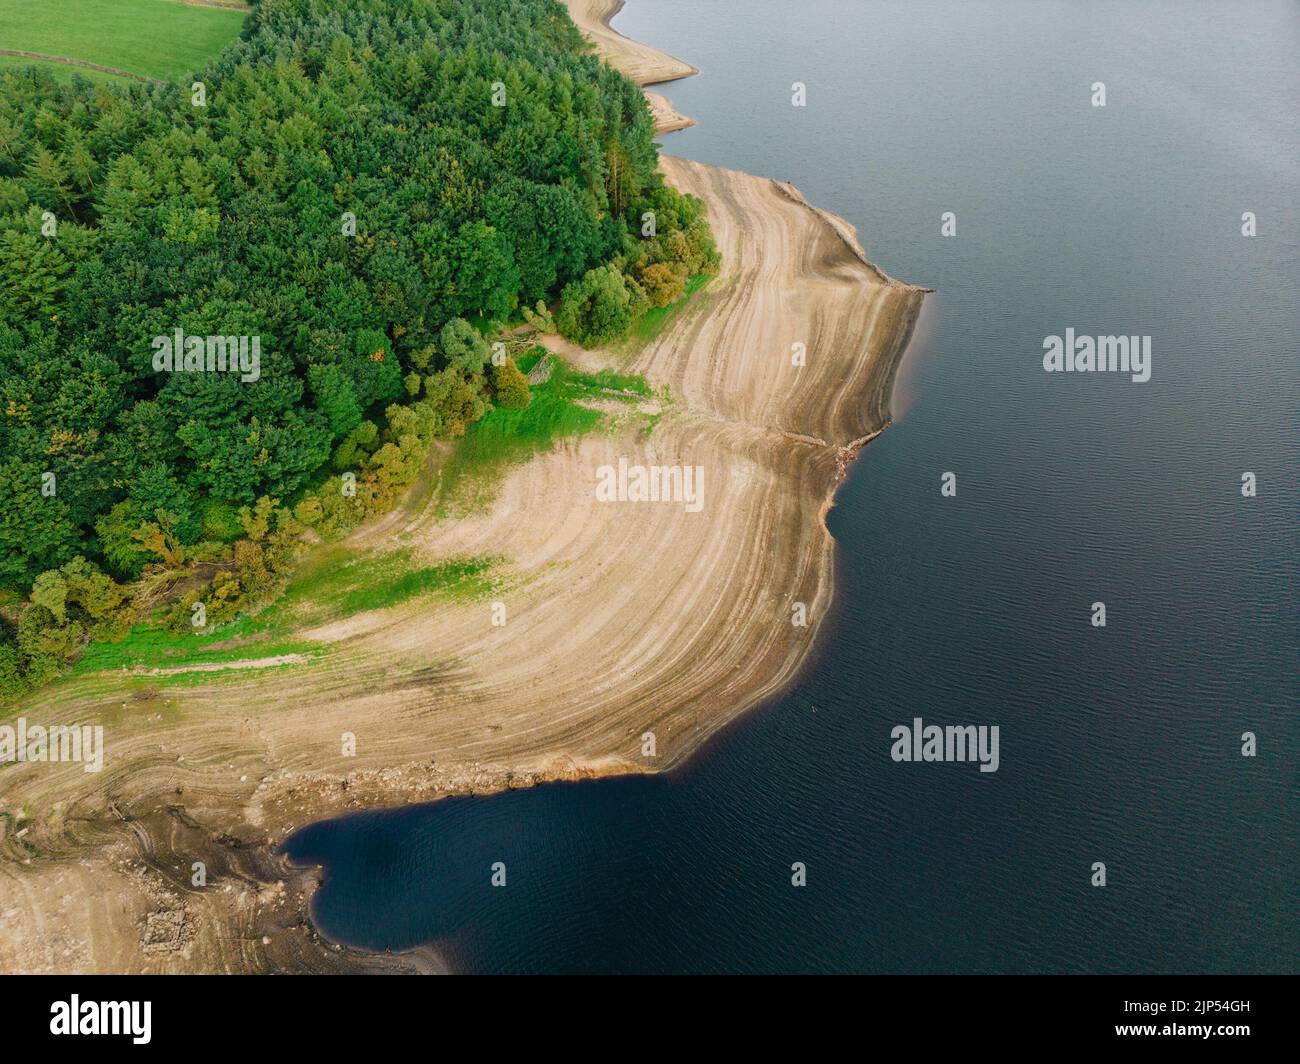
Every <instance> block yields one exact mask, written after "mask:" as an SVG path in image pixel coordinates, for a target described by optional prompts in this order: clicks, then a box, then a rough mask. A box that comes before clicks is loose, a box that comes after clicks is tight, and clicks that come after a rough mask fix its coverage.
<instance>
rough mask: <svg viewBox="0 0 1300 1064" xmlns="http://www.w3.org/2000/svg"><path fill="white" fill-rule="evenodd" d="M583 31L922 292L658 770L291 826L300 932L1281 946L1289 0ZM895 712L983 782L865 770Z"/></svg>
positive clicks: (1290, 948)
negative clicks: (768, 698)
mask: <svg viewBox="0 0 1300 1064" xmlns="http://www.w3.org/2000/svg"><path fill="white" fill-rule="evenodd" d="M615 25H616V26H617V27H618V28H619V29H620V30H621V31H622V32H624V33H626V34H628V35H630V36H633V37H637V38H640V39H643V40H647V41H650V42H651V43H654V44H656V45H658V46H659V47H662V48H664V49H666V50H667V51H669V52H672V53H673V54H676V55H678V56H681V57H683V58H685V59H687V60H689V61H690V62H692V63H694V64H695V65H696V66H698V67H700V68H701V70H702V71H703V73H702V74H701V75H700V76H699V77H697V78H693V79H690V80H687V81H684V82H678V83H675V84H673V85H671V86H669V87H668V88H667V92H668V93H669V95H670V96H671V97H672V99H673V100H674V102H675V104H676V105H677V107H678V109H679V110H681V111H683V112H685V113H687V114H690V115H692V116H693V117H695V118H696V119H697V120H698V121H699V125H698V126H697V127H696V128H694V129H691V130H688V131H685V132H684V133H681V134H674V135H672V136H671V137H668V138H666V141H665V149H666V150H668V151H670V152H674V153H677V154H682V155H687V156H689V157H691V158H695V159H699V160H702V161H705V162H710V163H717V164H721V165H725V166H732V167H736V168H739V169H745V170H749V171H752V172H754V173H760V174H769V175H772V176H775V177H782V178H786V179H788V180H792V181H794V182H795V183H796V184H798V185H799V186H800V187H801V188H802V189H803V191H804V192H805V194H806V195H807V196H808V198H809V199H810V200H811V201H812V202H814V203H816V204H818V205H820V206H824V207H827V208H829V209H831V210H833V211H836V212H837V213H840V214H842V215H844V216H845V217H846V218H848V219H849V220H850V221H852V222H853V223H854V224H856V225H857V226H858V228H859V232H860V236H861V238H862V241H863V243H864V245H865V246H866V248H867V251H868V254H869V255H870V257H871V258H872V259H873V260H874V261H876V262H878V263H879V264H881V265H882V266H883V267H884V268H885V269H886V270H888V271H889V272H891V273H893V274H894V275H895V276H898V277H902V278H905V279H907V280H911V281H915V282H919V283H924V284H927V285H931V286H934V287H936V288H937V289H938V294H937V295H936V296H934V297H932V299H931V302H930V303H929V305H928V308H927V311H926V313H925V317H924V319H923V321H922V324H921V327H920V329H919V331H918V334H917V338H916V340H915V341H914V343H913V347H912V350H911V352H910V353H909V356H908V361H907V363H906V365H905V367H904V371H903V374H902V379H901V381H900V387H899V391H898V394H897V395H896V396H895V405H896V412H897V414H898V419H897V421H896V423H895V425H894V426H893V427H892V428H891V429H890V430H889V431H888V432H887V433H885V435H884V436H883V437H881V438H880V439H879V440H878V441H876V442H875V443H873V444H872V445H871V447H870V448H869V449H868V451H867V452H866V453H865V454H864V456H863V457H862V458H861V459H859V461H858V462H857V463H856V465H855V466H854V469H853V472H852V475H851V477H850V479H849V480H848V482H847V483H846V484H845V486H844V488H843V490H842V491H841V493H840V497H839V500H838V506H837V507H836V509H835V510H834V511H833V512H832V514H831V516H830V527H831V530H832V532H833V533H834V535H835V537H836V539H837V540H838V543H839V561H838V566H839V573H838V585H837V587H838V598H837V604H836V607H835V615H834V617H833V619H832V620H831V622H830V623H829V624H828V625H827V627H826V628H824V629H823V636H822V638H821V641H820V645H819V648H818V652H817V656H816V659H815V660H814V661H813V662H812V663H811V664H810V666H809V668H808V669H807V671H806V672H805V674H804V675H803V677H802V678H801V680H800V682H799V683H798V684H797V686H796V687H795V688H793V689H792V690H791V691H789V692H788V693H787V694H786V695H785V696H783V697H781V698H780V699H778V700H776V701H775V702H774V703H773V704H771V705H769V706H767V707H765V708H763V709H761V710H759V711H758V712H756V713H754V714H752V715H750V716H749V717H747V718H746V719H744V720H742V721H740V722H738V723H737V724H736V725H734V726H733V727H731V728H729V729H727V730H726V731H724V732H723V733H722V734H721V735H720V736H719V737H718V738H717V739H716V740H715V741H714V742H712V743H711V744H710V745H709V746H708V748H707V749H706V750H705V751H704V752H703V753H701V754H700V755H699V756H698V757H696V758H695V759H694V760H693V761H692V762H691V763H690V764H689V765H688V766H687V767H686V768H685V769H684V770H682V771H680V772H678V773H676V774H674V775H672V776H671V777H668V778H659V779H635V780H615V781H605V782H600V783H588V784H579V785H556V786H550V787H544V788H539V789H537V790H533V791H527V792H518V793H510V794H505V795H501V796H497V797H492V798H483V799H453V800H450V801H446V802H442V803H438V804H436V805H433V806H427V807H420V808H415V809H409V810H405V811H400V812H386V813H376V814H367V815H360V816H355V817H349V818H345V819H342V820H338V821H333V822H330V823H326V824H318V825H315V826H313V827H310V828H307V829H305V830H304V831H302V832H300V833H298V834H297V835H296V836H294V837H293V839H291V840H290V843H289V846H288V849H289V852H290V853H291V854H292V855H293V856H294V857H295V858H297V859H299V860H302V861H308V862H318V863H321V864H323V865H325V866H326V869H327V880H326V883H325V886H324V887H323V888H322V890H321V891H320V893H319V895H318V896H317V898H316V904H315V919H316V921H317V923H318V924H319V926H320V927H321V929H322V930H323V931H324V932H325V933H326V934H328V935H330V936H332V937H335V938H337V939H340V940H343V941H346V942H349V943H353V944H358V945H363V946H368V947H373V948H379V949H382V948H384V947H385V946H391V947H392V948H394V949H399V948H402V947H406V946H410V945H413V944H415V943H420V942H429V941H432V942H435V943H436V944H437V946H438V948H439V950H440V952H442V953H443V954H444V955H445V956H446V958H447V960H448V962H449V963H450V964H451V966H452V967H453V968H455V969H457V970H464V971H690V972H695V971H744V972H751V971H873V972H934V971H956V972H985V971H996V972H1026V971H1028V972H1038V971H1068V972H1118V971H1123V972H1133V971H1161V972H1163V971H1216V972H1217V971H1228V972H1237V971H1292V970H1295V969H1296V967H1297V965H1296V958H1297V956H1300V949H1298V948H1297V947H1298V946H1300V936H1298V935H1297V926H1300V924H1298V921H1297V915H1298V913H1297V904H1296V893H1295V888H1296V882H1297V871H1298V870H1300V862H1298V861H1297V851H1296V840H1297V826H1298V824H1300V821H1298V818H1297V805H1296V791H1295V767H1296V763H1297V762H1296V749H1297V746H1296V742H1297V729H1296V713H1295V710H1296V706H1297V704H1300V700H1298V699H1297V695H1298V694H1300V691H1298V690H1297V683H1296V665H1297V649H1298V640H1297V628H1296V616H1297V606H1298V605H1300V602H1298V601H1297V592H1296V588H1297V586H1298V584H1297V567H1296V563H1295V558H1296V548H1297V545H1298V544H1297V537H1296V535H1295V517H1296V501H1297V499H1296V491H1295V480H1296V474H1297V470H1298V469H1300V446H1298V444H1297V433H1296V429H1295V426H1296V413H1297V410H1298V409H1300V379H1298V378H1300V372H1298V370H1300V358H1298V357H1297V334H1298V333H1300V312H1298V311H1297V305H1296V298H1295V288H1296V279H1297V277H1298V276H1300V269H1298V267H1300V240H1298V234H1297V228H1296V203H1297V202H1298V201H1300V168H1298V167H1297V150H1296V148H1297V145H1296V136H1295V132H1296V129H1295V115H1296V114H1297V111H1298V110H1300V107H1298V105H1300V8H1298V7H1297V5H1295V4H1293V3H1290V2H1267V0H1260V2H1256V3H1250V4H1240V5H1225V4H1222V3H1218V2H1205V3H1187V2H1181V0H1180V2H1169V3H1113V4H1111V3H1086V4H1085V3H1028V2H1024V3H1018V2H1010V0H1006V2H989V3H981V4H972V3H966V2H962V0H946V2H931V3H866V2H845V0H799V2H797V3H794V2H785V0H761V2H755V0H749V2H747V3H745V4H743V5H739V4H735V3H721V2H718V3H714V2H701V0H631V3H630V4H629V6H628V8H627V9H626V10H625V11H624V13H623V14H621V15H620V16H619V17H618V19H617V20H616V22H615ZM793 81H803V82H805V83H806V84H807V86H808V106H807V107H806V108H803V109H795V108H793V107H791V105H790V91H791V83H792V82H793ZM1095 81H1103V82H1105V84H1106V91H1107V106H1106V107H1105V108H1104V109H1103V108H1094V107H1092V106H1091V105H1090V96H1091V85H1092V83H1093V82H1095ZM1248 210H1249V211H1253V212H1255V214H1256V216H1257V218H1258V226H1259V235H1258V236H1256V237H1254V238H1253V239H1251V238H1246V237H1243V236H1242V235H1241V234H1240V227H1241V215H1242V212H1243V211H1248ZM944 211H953V212H955V213H956V215H957V235H956V236H955V237H952V238H944V237H942V236H941V235H940V216H941V214H942V212H944ZM1070 326H1072V327H1074V328H1075V329H1076V330H1077V331H1078V332H1079V333H1088V334H1110V333H1125V334H1128V333H1139V334H1149V335H1151V336H1152V338H1153V349H1154V357H1153V374H1152V379H1151V381H1150V382H1148V383H1146V384H1134V383H1131V382H1130V381H1129V380H1128V378H1127V377H1120V376H1118V375H1106V374H1092V375H1072V376H1068V377H1067V376H1064V375H1053V376H1049V375H1047V374H1045V373H1044V372H1043V370H1042V366H1041V359H1042V342H1043V338H1044V337H1045V336H1047V335H1049V334H1053V333H1061V332H1063V331H1064V329H1065V328H1066V327H1070ZM1247 470H1249V471H1251V472H1254V473H1256V474H1257V477H1258V484H1259V495H1258V497H1256V498H1252V499H1247V498H1243V497H1242V495H1241V492H1240V477H1241V474H1242V472H1243V471H1247ZM945 471H953V472H956V473H957V475H958V494H957V497H956V498H949V499H945V498H942V497H941V496H940V492H939V480H940V474H941V473H943V472H945ZM1096 600H1104V601H1105V603H1106V605H1107V610H1108V624H1107V627H1106V628H1104V629H1097V628H1093V627H1092V626H1091V625H1090V623H1089V607H1090V605H1091V603H1092V602H1094V601H1096ZM914 716H921V717H923V718H924V719H925V720H926V721H927V722H934V723H941V724H961V723H974V724H997V725H999V727H1000V735H1001V751H1000V753H1001V766H1000V769H999V771H997V772H996V773H990V774H981V773H979V772H978V771H976V770H975V769H974V767H973V766H971V765H953V764H897V763H894V762H893V761H892V760H891V759H890V757H889V749H890V745H891V744H890V738H889V733H890V729H891V728H892V727H893V726H894V725H895V724H898V723H900V722H909V721H910V720H911V719H912V718H913V717H914ZM1245 731H1252V732H1255V733H1256V735H1257V736H1258V742H1259V754H1258V756H1257V757H1255V758H1253V759H1251V758H1244V757H1242V755H1241V735H1242V733H1243V732H1245ZM495 861H503V862H505V864H506V868H507V877H508V878H507V887H506V888H504V889H500V888H493V887H491V886H490V883H489V876H490V866H491V865H492V863H493V862H495ZM795 861H802V862H805V863H806V865H807V869H808V885H807V886H806V887H804V888H802V889H798V888H794V887H792V886H791V884H790V875H791V873H790V866H791V864H792V863H793V862H795ZM1095 861H1102V862H1105V864H1106V868H1107V877H1108V883H1107V885H1106V886H1105V887H1104V888H1095V887H1092V886H1091V885H1090V883H1089V878H1090V874H1091V866H1092V864H1093V862H1095Z"/></svg>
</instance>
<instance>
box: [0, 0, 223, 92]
mask: <svg viewBox="0 0 1300 1064" xmlns="http://www.w3.org/2000/svg"><path fill="white" fill-rule="evenodd" d="M247 17H248V15H247V13H246V12H242V11H229V10H224V9H221V8H214V7H195V6H193V5H191V4H182V3H177V2H176V0H40V2H39V3H33V2H32V0H0V47H3V48H11V49H15V50H21V51H25V52H41V53H43V54H46V55H59V56H66V57H68V58H70V59H88V60H90V61H91V62H94V63H102V64H103V65H105V66H111V67H118V68H120V69H122V70H129V71H130V72H131V73H133V74H144V75H146V76H147V77H153V78H162V79H164V80H167V81H177V80H179V79H181V78H184V77H187V76H188V75H190V74H194V73H197V72H198V71H199V70H201V69H202V68H203V67H204V66H206V65H207V63H208V61H209V60H211V59H213V58H214V57H215V56H216V55H217V54H218V53H219V52H220V51H221V50H222V49H223V48H225V47H226V45H228V44H230V42H231V41H233V40H234V39H235V38H236V37H238V36H239V31H240V29H241V28H242V27H243V25H244V20H245V19H246V18H247ZM47 65H49V66H58V65H60V64H56V63H51V64H47ZM68 69H69V70H70V71H71V70H73V69H75V68H73V67H69V68H68Z"/></svg>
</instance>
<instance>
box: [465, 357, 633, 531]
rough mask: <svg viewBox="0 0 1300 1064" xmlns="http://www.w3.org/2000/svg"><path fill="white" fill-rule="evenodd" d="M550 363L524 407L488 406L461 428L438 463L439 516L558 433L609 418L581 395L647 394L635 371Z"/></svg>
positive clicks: (583, 429)
mask: <svg viewBox="0 0 1300 1064" xmlns="http://www.w3.org/2000/svg"><path fill="white" fill-rule="evenodd" d="M521 362H523V360H521ZM521 368H522V366H521ZM550 368H551V375H550V377H549V378H548V379H547V380H545V381H543V382H542V383H540V384H536V385H533V386H532V401H531V402H530V403H529V404H528V406H527V407H526V408H525V409H523V410H508V409H506V408H505V407H493V408H492V409H490V410H489V411H488V412H487V413H486V414H485V415H484V416H483V417H482V418H480V419H479V420H478V421H476V422H475V423H474V424H473V425H471V426H470V427H469V429H468V430H467V431H466V433H465V438H464V439H463V440H461V442H460V444H459V445H458V446H457V448H456V451H455V453H454V454H453V455H452V456H451V457H450V458H449V459H448V461H447V463H446V464H445V465H444V466H443V469H442V478H443V482H442V487H443V498H442V504H441V506H440V511H441V512H442V514H443V515H444V516H445V515H447V514H448V513H449V512H450V511H452V510H455V511H463V510H466V509H474V508H475V507H476V506H479V505H482V504H485V503H486V502H487V501H488V497H489V496H490V494H491V492H492V490H493V489H494V487H495V478H496V475H498V474H500V473H501V472H502V471H503V470H504V469H505V468H506V467H507V466H509V465H511V464H514V463H517V462H522V461H526V460H527V459H529V458H531V457H532V456H533V455H535V454H539V453H541V452H542V451H545V450H547V449H549V448H550V446H551V445H552V444H553V443H554V442H555V441H556V440H558V439H563V438H566V437H570V436H581V435H584V434H585V433H588V432H594V431H596V430H598V429H601V428H603V427H605V426H606V425H608V424H609V423H610V420H611V419H610V417H609V415H607V414H605V413H603V412H601V411H600V410H594V409H592V408H591V407H589V406H583V405H582V403H583V402H584V401H587V402H592V401H597V400H610V399H618V400H622V401H625V402H628V403H638V402H640V401H641V400H642V399H645V398H649V397H651V395H652V394H653V393H652V392H651V389H650V386H649V385H648V384H646V382H645V380H644V378H642V377H639V376H626V375H622V374H617V373H613V372H610V371H609V370H602V371H601V372H599V373H581V372H579V371H578V370H576V369H574V368H573V367H572V366H570V365H569V364H568V363H567V362H565V361H564V360H563V359H561V358H558V357H556V356H552V357H551V361H550Z"/></svg>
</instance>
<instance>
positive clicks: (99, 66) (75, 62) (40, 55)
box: [0, 48, 167, 85]
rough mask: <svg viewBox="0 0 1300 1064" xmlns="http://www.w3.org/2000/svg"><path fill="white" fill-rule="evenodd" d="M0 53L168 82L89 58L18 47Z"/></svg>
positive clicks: (156, 81) (147, 80)
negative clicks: (51, 53) (31, 50)
mask: <svg viewBox="0 0 1300 1064" xmlns="http://www.w3.org/2000/svg"><path fill="white" fill-rule="evenodd" d="M0 55H8V56H13V57H14V58H16V59H35V60H39V61H41V62H44V63H62V64H63V65H64V66H74V67H82V68H83V69H85V70H98V71H99V72H100V73H102V74H113V75H115V76H117V77H119V78H130V79H131V80H132V81H142V82H144V83H145V84H146V85H150V84H152V85H166V84H167V82H166V81H164V80H163V79H162V78H150V77H146V76H145V75H144V74H133V73H132V72H131V71H129V70H122V69H121V68H120V67H113V66H105V65H104V64H103V63H92V62H91V61H90V60H89V59H71V58H69V57H68V56H66V55H47V54H46V53H44V52H25V51H22V50H21V49H18V48H0Z"/></svg>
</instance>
